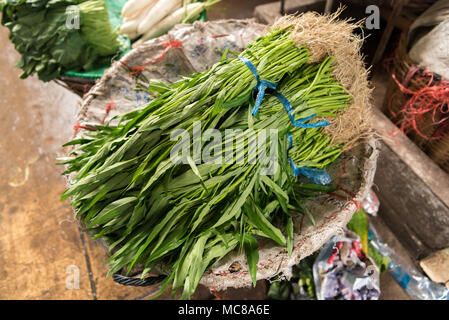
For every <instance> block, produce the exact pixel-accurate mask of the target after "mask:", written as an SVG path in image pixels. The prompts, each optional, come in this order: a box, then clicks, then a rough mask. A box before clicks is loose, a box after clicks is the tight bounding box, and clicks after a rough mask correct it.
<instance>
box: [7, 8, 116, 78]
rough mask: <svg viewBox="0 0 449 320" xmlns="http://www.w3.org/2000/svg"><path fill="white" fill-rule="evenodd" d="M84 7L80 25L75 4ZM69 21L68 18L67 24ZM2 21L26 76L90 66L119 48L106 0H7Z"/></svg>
mask: <svg viewBox="0 0 449 320" xmlns="http://www.w3.org/2000/svg"><path fill="white" fill-rule="evenodd" d="M74 5H76V6H77V8H78V10H79V26H80V28H79V29H77V28H76V23H75V21H76V20H75V19H74V17H75V15H73V13H74V12H75V11H74V10H67V8H68V7H69V6H74ZM67 21H69V23H68V25H69V26H71V27H68V26H67ZM2 24H3V25H4V26H6V27H8V28H9V30H10V36H9V37H10V39H11V41H12V42H13V43H14V46H15V48H16V50H17V51H18V52H19V53H20V54H21V55H22V57H21V59H20V61H19V62H18V63H17V67H19V68H21V69H22V70H23V72H22V74H21V75H20V77H21V78H26V77H28V76H30V75H32V74H34V73H37V74H38V76H39V79H41V80H42V81H50V80H52V79H54V78H56V77H57V76H59V75H60V74H62V73H64V72H65V71H70V70H72V71H87V70H91V69H93V68H95V67H97V66H99V65H104V64H108V62H109V61H110V59H111V57H112V56H113V55H115V54H116V53H117V51H118V48H119V42H118V40H117V34H116V33H115V32H113V31H112V27H111V25H110V23H109V17H108V12H107V9H106V6H105V3H104V1H103V0H87V1H86V0H51V1H47V0H6V1H4V2H3V3H2Z"/></svg>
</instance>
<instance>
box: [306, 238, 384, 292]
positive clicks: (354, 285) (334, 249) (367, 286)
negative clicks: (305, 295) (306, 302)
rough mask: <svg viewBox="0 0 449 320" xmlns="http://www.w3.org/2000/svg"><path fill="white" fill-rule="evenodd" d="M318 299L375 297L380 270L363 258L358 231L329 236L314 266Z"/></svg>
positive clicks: (369, 260)
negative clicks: (356, 232)
mask: <svg viewBox="0 0 449 320" xmlns="http://www.w3.org/2000/svg"><path fill="white" fill-rule="evenodd" d="M313 277H314V280H315V288H316V295H317V298H318V300H377V299H378V298H379V296H380V288H379V269H378V268H377V266H376V265H375V263H374V262H373V261H372V260H371V259H370V258H369V257H366V256H365V255H364V253H363V251H362V244H361V242H360V238H359V237H358V236H357V234H355V233H353V232H351V231H349V230H347V231H346V232H345V235H344V236H334V237H332V238H331V239H330V240H329V241H328V242H327V243H326V244H325V245H324V247H323V248H322V250H321V252H320V254H319V255H318V257H317V259H316V261H315V263H314V265H313Z"/></svg>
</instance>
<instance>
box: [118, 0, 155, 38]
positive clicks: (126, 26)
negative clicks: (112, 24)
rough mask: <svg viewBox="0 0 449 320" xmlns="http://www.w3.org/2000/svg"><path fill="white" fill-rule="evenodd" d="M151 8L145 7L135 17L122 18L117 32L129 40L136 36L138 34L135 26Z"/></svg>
mask: <svg viewBox="0 0 449 320" xmlns="http://www.w3.org/2000/svg"><path fill="white" fill-rule="evenodd" d="M150 10H151V8H148V9H145V11H143V12H142V14H141V15H140V16H138V17H136V18H135V19H131V20H128V19H124V20H123V22H124V23H123V24H122V25H121V26H120V30H119V33H121V34H124V35H127V36H128V38H130V39H131V40H133V39H135V38H137V37H138V36H139V35H140V34H139V33H138V32H137V27H138V26H139V23H141V22H142V21H143V19H144V18H145V17H146V16H147V14H148V12H149V11H150Z"/></svg>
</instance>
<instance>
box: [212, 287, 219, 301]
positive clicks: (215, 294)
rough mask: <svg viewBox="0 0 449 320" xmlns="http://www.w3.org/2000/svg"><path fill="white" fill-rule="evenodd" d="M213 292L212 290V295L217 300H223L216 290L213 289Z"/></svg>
mask: <svg viewBox="0 0 449 320" xmlns="http://www.w3.org/2000/svg"><path fill="white" fill-rule="evenodd" d="M211 290H212V294H213V295H214V296H215V298H216V299H217V300H221V297H220V296H219V295H218V292H217V290H216V288H215V287H212V288H211Z"/></svg>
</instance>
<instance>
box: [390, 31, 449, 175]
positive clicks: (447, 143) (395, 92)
mask: <svg viewBox="0 0 449 320" xmlns="http://www.w3.org/2000/svg"><path fill="white" fill-rule="evenodd" d="M419 70H420V69H419V68H418V67H417V66H416V65H415V64H414V63H413V62H412V60H411V58H410V56H409V55H408V52H407V49H406V37H405V35H403V36H402V37H401V40H400V42H399V45H398V48H397V49H396V54H395V57H394V60H393V64H392V70H391V73H392V74H393V75H395V76H396V79H397V80H398V81H399V82H400V83H401V84H402V85H403V86H404V87H406V88H408V89H410V90H412V91H416V90H419V89H422V88H424V87H426V86H427V85H428V79H424V78H423V77H421V76H419V75H418V74H419ZM435 76H436V77H440V76H439V75H437V74H435ZM407 98H408V97H407V95H406V94H404V93H403V92H402V91H401V90H400V89H399V87H398V85H397V84H396V83H395V81H394V80H393V79H392V78H390V80H389V83H388V88H387V92H386V95H385V100H384V113H385V114H386V115H387V116H388V117H390V119H391V120H392V121H393V122H394V123H395V124H398V123H399V122H400V121H401V120H402V119H403V115H402V114H401V112H400V111H401V110H402V108H403V106H404V104H405V102H406V100H407ZM435 120H437V121H438V120H440V119H433V118H432V115H431V114H424V115H423V116H422V117H421V118H420V119H419V122H418V123H417V128H418V130H419V131H420V132H421V134H422V135H423V136H424V137H423V136H422V135H420V134H418V133H417V132H416V131H414V130H411V131H410V132H407V136H408V137H409V138H410V139H411V140H412V141H414V142H415V144H416V145H417V146H418V147H419V148H420V149H421V150H423V151H424V152H426V153H427V154H428V155H429V156H430V157H431V158H432V159H433V160H434V161H435V162H436V163H437V164H439V165H440V166H441V167H442V168H443V169H444V170H446V171H447V172H449V161H448V159H449V138H448V137H447V136H445V137H443V138H442V139H438V140H430V139H426V138H425V137H431V136H432V135H433V134H434V133H435V131H436V130H437V128H438V126H436V125H435V124H434V121H435Z"/></svg>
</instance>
